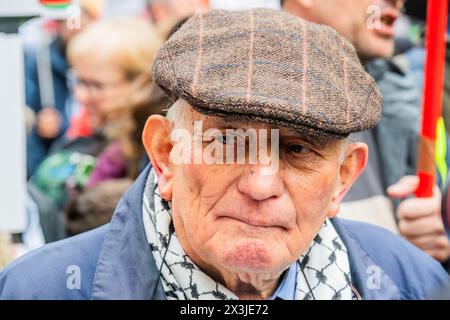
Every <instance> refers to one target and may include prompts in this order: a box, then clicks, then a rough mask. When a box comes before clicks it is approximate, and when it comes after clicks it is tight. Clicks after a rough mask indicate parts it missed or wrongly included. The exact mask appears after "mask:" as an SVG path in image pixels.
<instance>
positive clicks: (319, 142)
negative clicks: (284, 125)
mask: <svg viewBox="0 0 450 320" xmlns="http://www.w3.org/2000/svg"><path fill="white" fill-rule="evenodd" d="M283 137H293V138H297V139H299V140H302V141H305V142H306V143H309V144H311V145H312V146H314V147H324V146H326V145H328V144H329V143H331V141H332V139H327V138H325V137H315V136H310V135H305V134H303V133H300V132H298V131H295V130H292V129H287V130H280V138H283Z"/></svg>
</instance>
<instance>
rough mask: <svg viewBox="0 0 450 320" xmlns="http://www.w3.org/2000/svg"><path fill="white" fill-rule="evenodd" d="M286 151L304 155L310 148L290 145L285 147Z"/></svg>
mask: <svg viewBox="0 0 450 320" xmlns="http://www.w3.org/2000/svg"><path fill="white" fill-rule="evenodd" d="M287 151H288V152H289V153H293V154H306V153H308V152H310V151H311V149H310V148H308V147H305V146H302V145H301V144H297V143H292V144H290V145H288V146H287Z"/></svg>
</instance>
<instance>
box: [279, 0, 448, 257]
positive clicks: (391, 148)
mask: <svg viewBox="0 0 450 320" xmlns="http://www.w3.org/2000/svg"><path fill="white" fill-rule="evenodd" d="M403 4H404V1H403V0H314V1H312V0H284V1H282V8H283V10H285V11H287V12H290V13H292V14H294V15H296V16H298V17H301V18H304V19H307V20H309V21H312V22H316V23H320V24H324V25H328V26H330V27H332V28H334V29H336V30H337V31H338V32H339V33H340V34H342V35H343V36H345V37H346V38H347V39H349V40H350V41H351V42H352V43H353V45H354V46H355V47H356V50H357V52H358V55H359V57H360V59H361V61H362V62H363V63H364V64H365V65H366V67H367V68H368V70H369V71H370V72H371V74H372V75H373V76H374V78H375V80H376V81H377V82H378V84H379V86H380V90H381V93H382V96H383V118H382V120H381V121H380V123H379V124H378V125H377V126H376V127H375V128H374V129H372V130H370V131H368V132H363V133H361V134H358V135H354V136H353V137H352V138H353V139H355V140H358V141H364V142H365V143H367V144H368V145H369V148H370V150H371V152H370V155H369V162H368V167H367V169H366V170H365V172H364V173H363V174H362V176H361V177H360V178H359V180H358V181H357V182H356V183H355V185H354V186H353V188H352V189H351V190H350V192H349V194H348V195H347V197H346V199H345V200H344V202H346V203H344V205H343V207H342V210H341V213H340V215H341V216H342V217H347V218H351V219H357V220H363V221H367V222H371V223H374V224H377V225H380V226H383V227H385V228H387V229H390V230H391V231H393V232H399V233H400V234H401V235H402V236H404V237H405V238H406V239H408V240H409V241H411V242H412V243H413V244H415V245H416V246H418V247H419V248H421V249H422V250H424V251H425V252H427V253H428V254H430V255H431V256H432V257H434V258H436V259H437V260H439V261H440V262H442V263H447V260H448V259H449V257H450V242H449V239H448V237H447V235H446V232H445V227H444V224H443V220H442V217H441V192H440V190H439V188H438V187H437V186H436V187H435V189H434V195H433V197H431V198H427V199H418V198H415V197H412V196H414V192H415V190H416V189H417V186H418V178H417V177H416V176H411V175H412V174H414V173H415V167H416V162H417V160H416V158H417V153H416V152H417V151H416V145H417V141H418V128H419V121H420V101H421V99H420V92H421V91H420V88H419V87H417V86H415V83H414V81H412V80H411V78H408V77H410V75H408V74H407V73H406V72H404V71H403V70H402V69H401V68H399V66H397V65H395V63H393V62H392V61H387V60H378V61H375V60H376V59H379V58H381V59H388V58H390V57H391V56H392V54H393V53H394V36H395V34H394V23H395V21H396V19H397V18H398V16H399V15H400V11H401V9H402V7H403ZM373 63H375V65H374V64H373ZM349 76H351V75H349ZM397 181H398V182H397ZM394 182H395V184H393V185H392V183H394ZM388 196H389V197H390V198H391V199H398V200H403V201H401V202H400V204H399V205H398V206H397V205H396V203H395V202H393V201H392V200H391V199H389V198H388ZM394 210H396V212H395V213H394Z"/></svg>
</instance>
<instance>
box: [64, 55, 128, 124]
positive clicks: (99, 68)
mask: <svg viewBox="0 0 450 320" xmlns="http://www.w3.org/2000/svg"><path fill="white" fill-rule="evenodd" d="M72 67H73V71H74V73H75V76H76V85H75V97H76V99H77V100H78V102H80V103H81V105H83V106H84V107H85V108H86V109H87V111H88V114H89V118H90V121H91V125H92V126H93V127H97V126H101V125H103V124H105V123H106V122H108V121H110V120H111V119H114V118H116V117H115V116H119V115H118V114H117V113H118V111H117V106H119V105H120V101H122V100H124V99H126V98H127V97H128V96H129V95H130V93H131V83H132V82H131V81H130V79H128V78H127V76H126V74H125V71H124V70H123V69H122V68H121V67H120V66H119V65H118V64H117V63H116V62H115V61H114V60H113V59H112V58H109V57H106V56H104V55H103V56H102V55H100V54H95V55H93V56H92V57H89V58H83V59H78V60H77V61H74V62H73V63H72Z"/></svg>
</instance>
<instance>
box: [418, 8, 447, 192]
mask: <svg viewBox="0 0 450 320" xmlns="http://www.w3.org/2000/svg"><path fill="white" fill-rule="evenodd" d="M427 2H428V4H427V6H428V7H427V23H426V61H425V71H424V73H425V82H424V90H423V106H422V129H421V134H420V142H419V163H418V168H417V175H418V176H419V181H420V183H419V187H418V189H417V191H416V195H417V197H419V198H425V197H431V196H432V195H433V187H434V185H435V180H436V177H435V172H436V165H435V161H434V158H435V144H436V125H437V121H438V119H439V117H440V116H441V113H442V95H443V87H444V65H445V34H446V29H447V15H448V11H447V10H448V0H428V1H427Z"/></svg>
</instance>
